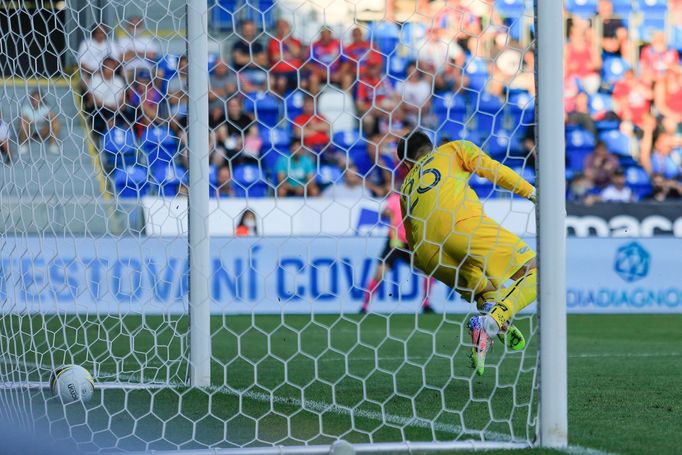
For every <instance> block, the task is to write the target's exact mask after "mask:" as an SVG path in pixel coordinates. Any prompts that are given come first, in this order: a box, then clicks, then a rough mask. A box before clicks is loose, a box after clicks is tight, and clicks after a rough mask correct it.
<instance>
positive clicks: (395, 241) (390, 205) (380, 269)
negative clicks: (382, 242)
mask: <svg viewBox="0 0 682 455" xmlns="http://www.w3.org/2000/svg"><path fill="white" fill-rule="evenodd" d="M383 215H384V216H385V217H388V218H389V219H390V220H391V222H390V230H389V233H388V239H387V240H386V246H385V247H384V250H383V251H382V253H381V257H380V259H379V264H377V271H376V273H375V274H374V276H373V277H372V278H371V279H370V280H369V283H368V284H367V285H366V286H365V289H367V292H365V297H364V301H363V302H362V307H361V308H360V313H367V310H368V309H369V304H370V302H371V301H372V297H373V296H374V293H375V292H376V290H377V288H378V287H379V285H380V284H381V282H382V281H383V279H384V274H385V273H386V272H388V271H390V270H391V269H392V268H393V266H394V265H395V263H396V262H397V261H404V262H406V263H408V264H410V257H411V253H410V251H409V250H408V248H407V236H406V235H405V227H404V226H403V214H402V209H401V207H400V194H398V193H396V192H392V193H391V194H390V195H389V196H388V199H387V200H386V207H385V208H384V212H383ZM433 282H434V278H433V277H424V281H423V297H422V312H423V313H433V308H432V307H431V304H430V302H429V298H430V296H431V285H432V284H433Z"/></svg>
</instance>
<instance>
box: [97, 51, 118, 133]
mask: <svg viewBox="0 0 682 455" xmlns="http://www.w3.org/2000/svg"><path fill="white" fill-rule="evenodd" d="M117 68H118V62H117V61H116V60H114V59H113V58H111V57H107V58H105V59H104V61H103V62H102V68H101V70H100V71H99V72H97V73H95V74H94V75H93V76H92V78H91V79H90V83H89V85H88V94H89V95H90V101H91V103H92V106H93V108H94V112H93V118H92V129H93V130H94V131H96V132H98V133H100V134H103V133H104V131H105V130H106V125H107V122H108V120H109V119H112V118H115V117H117V116H120V115H122V114H123V108H124V106H125V94H126V83H125V81H124V80H123V79H122V78H121V77H120V76H118V75H117V74H116V69H117Z"/></svg>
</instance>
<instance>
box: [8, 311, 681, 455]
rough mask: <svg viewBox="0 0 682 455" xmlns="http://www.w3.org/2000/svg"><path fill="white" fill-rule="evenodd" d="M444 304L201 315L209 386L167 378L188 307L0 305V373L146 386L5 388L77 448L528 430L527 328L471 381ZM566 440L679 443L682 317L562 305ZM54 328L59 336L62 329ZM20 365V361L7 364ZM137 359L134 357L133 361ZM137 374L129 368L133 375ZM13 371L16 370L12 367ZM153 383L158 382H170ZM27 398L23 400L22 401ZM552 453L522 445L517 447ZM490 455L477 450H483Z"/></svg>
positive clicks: (518, 436)
mask: <svg viewBox="0 0 682 455" xmlns="http://www.w3.org/2000/svg"><path fill="white" fill-rule="evenodd" d="M462 321H463V318H462V316H459V315H456V316H455V315H447V316H444V315H424V316H415V315H392V316H381V315H369V316H367V317H364V318H361V317H359V316H344V317H342V318H339V317H338V316H333V315H323V316H315V317H313V318H311V317H310V316H285V317H281V316H255V317H251V316H235V317H217V316H216V317H213V319H212V341H213V355H214V362H213V364H212V383H213V384H215V385H216V387H215V388H212V389H211V390H209V391H199V390H190V389H187V388H184V387H182V386H181V384H182V383H183V382H184V381H185V379H186V375H187V362H186V360H185V359H186V356H187V352H188V345H187V343H188V339H187V337H186V333H187V320H186V319H185V318H177V317H172V318H171V317H165V318H164V317H159V316H147V317H143V316H126V317H124V318H117V317H110V316H108V317H100V318H84V317H80V318H76V317H73V316H51V317H46V318H40V317H22V318H19V317H17V316H3V317H1V318H0V323H1V324H2V327H3V331H4V332H5V333H7V334H9V333H11V334H12V336H8V337H0V344H4V345H0V351H1V352H3V353H8V352H9V353H22V355H21V358H20V359H17V357H13V356H6V357H5V358H4V359H3V362H2V363H0V378H2V379H5V380H11V379H12V378H15V379H16V378H17V377H18V376H17V375H18V374H19V373H18V371H29V372H30V374H29V379H31V380H35V381H47V378H48V376H49V369H48V368H47V367H44V366H46V365H51V364H60V363H63V362H71V361H73V362H75V363H80V364H82V365H84V366H86V367H87V368H90V369H91V370H95V371H93V372H94V373H95V375H96V376H97V380H98V381H100V382H106V381H110V380H113V379H114V378H116V377H117V378H119V379H121V380H125V381H129V382H131V383H139V382H140V381H141V380H144V381H145V382H148V383H151V386H150V388H149V389H139V390H130V389H126V390H123V389H117V388H113V389H109V388H107V389H102V388H100V389H98V393H97V394H96V395H95V397H94V398H93V400H92V401H91V402H89V403H87V404H86V405H85V406H83V405H82V404H80V403H76V404H71V405H67V406H63V405H62V404H60V403H59V402H57V401H56V400H55V399H52V398H50V397H49V395H50V394H49V391H35V390H34V391H31V392H26V391H18V390H17V391H13V392H11V393H12V395H13V399H12V400H8V401H7V402H9V403H14V404H15V405H16V406H17V407H18V408H20V407H22V406H23V407H27V405H26V403H31V405H30V411H31V412H32V417H33V419H34V420H35V421H36V422H38V423H41V422H42V423H48V422H49V424H50V425H51V426H52V429H53V431H54V433H56V434H63V435H68V434H70V435H72V436H73V437H74V438H75V439H76V440H78V441H79V442H80V444H81V447H82V448H85V449H101V448H111V447H113V446H115V445H118V446H119V447H121V448H125V449H131V450H143V449H175V448H178V447H180V448H196V447H202V446H203V447H205V446H217V447H238V446H242V445H263V444H273V443H277V444H301V443H303V442H307V443H320V444H322V443H330V442H332V441H333V440H334V438H335V437H338V436H342V437H343V438H344V439H346V440H348V441H351V442H379V441H401V440H405V439H407V440H411V441H420V440H426V441H431V440H434V439H436V440H452V439H472V438H473V439H477V438H481V437H484V438H486V439H489V440H499V439H501V440H505V439H513V440H518V441H522V440H527V439H532V437H533V434H534V432H535V425H536V422H535V420H534V419H535V416H536V414H537V411H536V409H535V406H536V397H537V391H534V390H533V387H532V384H533V379H534V374H535V370H534V367H535V362H536V360H535V357H536V341H537V334H536V333H533V332H531V330H530V324H529V320H528V318H526V319H524V320H522V321H521V323H520V326H521V327H522V329H523V330H524V333H526V334H527V336H528V337H529V341H530V343H529V346H528V348H527V349H526V351H525V352H523V353H508V352H507V353H505V352H504V349H503V347H502V346H501V345H500V344H498V345H497V346H496V349H495V351H494V352H493V354H492V355H491V358H490V362H489V363H490V365H491V366H490V368H488V370H487V372H486V375H485V376H483V377H481V378H479V377H474V376H472V374H471V370H470V369H469V368H467V366H468V365H467V359H466V352H467V349H468V348H467V346H466V345H465V344H466V343H462V339H464V340H465V341H466V338H467V337H466V331H465V329H464V327H463V324H462ZM568 321H569V331H568V333H569V339H568V343H569V359H568V362H569V401H568V403H569V425H570V441H569V442H570V444H572V445H576V446H582V447H591V448H595V449H599V450H603V451H607V452H610V453H631V454H639V453H660V454H664V453H671V454H672V453H679V448H680V447H682V436H681V435H680V432H679V431H677V427H678V426H679V423H680V422H682V388H681V387H679V376H680V373H682V369H681V365H682V330H680V326H681V325H682V315H661V316H655V315H609V316H606V315H605V316H587V315H580V316H578V315H576V316H569V319H568ZM66 340H68V341H66ZM18 362H21V364H20V367H19V370H17V363H18ZM140 365H142V366H143V368H142V369H141V368H140ZM141 376H142V377H141ZM23 378H24V379H25V378H26V376H25V375H24V376H23ZM156 383H167V384H173V387H172V388H169V387H158V386H156V385H155V384H156ZM29 397H30V400H29V399H28V398H29ZM525 452H529V453H553V452H551V451H543V450H539V449H536V450H523V451H520V452H519V453H525ZM490 453H492V452H490Z"/></svg>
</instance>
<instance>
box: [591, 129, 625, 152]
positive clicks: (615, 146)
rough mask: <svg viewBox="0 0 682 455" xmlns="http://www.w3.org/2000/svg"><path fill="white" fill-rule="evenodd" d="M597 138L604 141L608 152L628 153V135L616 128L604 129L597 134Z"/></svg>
mask: <svg viewBox="0 0 682 455" xmlns="http://www.w3.org/2000/svg"><path fill="white" fill-rule="evenodd" d="M599 139H600V140H601V141H604V143H605V144H606V147H607V148H608V149H609V152H611V153H613V154H616V155H620V156H631V155H630V137H629V136H628V135H627V134H624V133H622V132H620V131H618V130H611V131H604V132H602V133H600V134H599Z"/></svg>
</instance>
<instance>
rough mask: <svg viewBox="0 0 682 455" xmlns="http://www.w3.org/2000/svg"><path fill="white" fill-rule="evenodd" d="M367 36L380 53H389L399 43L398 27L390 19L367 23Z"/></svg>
mask: <svg viewBox="0 0 682 455" xmlns="http://www.w3.org/2000/svg"><path fill="white" fill-rule="evenodd" d="M369 36H370V37H371V40H372V42H373V43H374V46H375V48H376V49H378V50H379V51H380V52H381V53H382V54H384V55H386V56H388V55H391V54H392V53H393V52H394V51H395V50H396V48H397V47H398V44H399V43H400V28H398V26H397V25H396V24H395V23H393V22H390V21H377V22H372V23H370V24H369Z"/></svg>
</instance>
